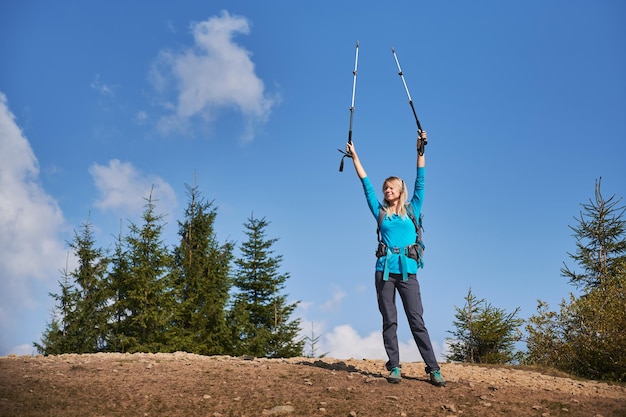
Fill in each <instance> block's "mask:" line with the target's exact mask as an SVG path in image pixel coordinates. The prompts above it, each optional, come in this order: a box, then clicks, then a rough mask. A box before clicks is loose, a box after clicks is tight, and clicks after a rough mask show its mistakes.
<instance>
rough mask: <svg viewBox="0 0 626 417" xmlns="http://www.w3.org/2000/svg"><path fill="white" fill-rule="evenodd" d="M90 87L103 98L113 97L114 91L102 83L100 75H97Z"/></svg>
mask: <svg viewBox="0 0 626 417" xmlns="http://www.w3.org/2000/svg"><path fill="white" fill-rule="evenodd" d="M90 86H91V88H93V89H94V90H96V91H97V92H99V93H100V94H102V95H103V96H112V95H113V89H112V88H111V87H109V86H108V85H106V84H104V83H103V82H101V81H100V74H96V78H95V79H94V80H93V81H92V82H91V84H90Z"/></svg>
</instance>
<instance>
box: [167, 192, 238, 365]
mask: <svg viewBox="0 0 626 417" xmlns="http://www.w3.org/2000/svg"><path fill="white" fill-rule="evenodd" d="M187 192H188V197H189V203H188V205H187V209H186V210H185V221H184V222H180V221H179V222H178V226H179V232H178V233H179V236H180V243H179V245H178V246H177V247H176V248H175V249H174V261H175V265H176V275H175V288H176V294H177V302H178V306H177V308H176V314H175V318H174V328H173V329H172V332H173V334H174V335H175V336H174V339H175V340H173V341H172V342H173V344H174V346H175V347H176V350H183V351H187V352H193V353H198V354H205V355H211V354H224V353H225V352H226V351H227V349H228V347H229V343H228V337H229V330H228V326H227V324H226V316H225V314H226V313H225V310H226V307H227V303H228V299H229V291H230V289H231V287H232V278H231V277H230V267H231V261H232V258H233V246H234V245H233V243H231V242H226V243H224V244H220V243H219V242H218V240H217V237H216V233H215V227H214V224H215V218H216V216H217V210H216V209H215V208H214V207H213V203H212V202H206V201H205V200H204V199H203V198H201V197H200V193H199V192H198V189H197V186H194V187H189V186H187Z"/></svg>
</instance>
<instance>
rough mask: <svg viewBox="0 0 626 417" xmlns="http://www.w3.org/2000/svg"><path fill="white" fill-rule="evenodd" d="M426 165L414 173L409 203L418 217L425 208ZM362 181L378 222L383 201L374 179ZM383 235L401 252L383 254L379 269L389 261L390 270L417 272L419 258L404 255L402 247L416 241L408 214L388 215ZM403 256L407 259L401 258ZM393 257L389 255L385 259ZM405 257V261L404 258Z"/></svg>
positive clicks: (388, 244) (384, 221) (379, 260)
mask: <svg viewBox="0 0 626 417" xmlns="http://www.w3.org/2000/svg"><path fill="white" fill-rule="evenodd" d="M424 171H425V168H424V167H418V168H417V175H416V177H415V188H414V191H413V197H412V198H411V201H410V204H411V206H412V208H413V213H415V218H419V216H420V213H421V211H422V203H423V201H424ZM361 183H362V184H363V191H364V192H365V198H366V200H367V204H368V206H369V208H370V211H371V212H372V215H373V216H374V219H375V220H376V223H378V215H379V213H380V210H381V209H382V208H383V205H382V204H381V203H380V202H379V201H378V199H377V197H376V191H375V190H374V187H373V186H372V182H371V181H370V180H369V177H365V178H362V179H361ZM380 238H381V240H382V241H383V242H384V243H385V244H386V245H387V247H389V248H399V249H401V250H400V252H401V253H399V254H395V253H390V254H388V255H387V256H383V257H380V258H378V259H377V260H376V271H384V269H385V264H387V268H388V272H389V273H392V274H402V273H403V272H405V273H407V274H416V273H417V269H418V264H417V261H415V260H414V259H411V258H408V257H404V255H403V249H404V248H405V247H407V246H409V245H411V244H413V243H415V239H416V232H415V226H414V225H413V221H412V220H411V219H410V218H409V217H408V216H406V217H401V216H399V215H397V214H394V215H392V216H391V217H389V216H385V217H384V218H383V221H382V223H381V225H380ZM401 256H403V257H404V258H405V259H404V260H401V259H400V257H401ZM387 257H390V259H388V260H387V259H386V258H387ZM403 261H404V262H403ZM403 265H406V271H403V270H402V266H403Z"/></svg>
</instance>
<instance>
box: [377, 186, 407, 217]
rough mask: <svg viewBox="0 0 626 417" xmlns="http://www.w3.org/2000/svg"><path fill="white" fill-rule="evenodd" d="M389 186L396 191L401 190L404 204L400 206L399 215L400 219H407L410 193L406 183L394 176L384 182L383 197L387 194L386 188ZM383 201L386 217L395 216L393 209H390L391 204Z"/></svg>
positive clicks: (401, 198)
mask: <svg viewBox="0 0 626 417" xmlns="http://www.w3.org/2000/svg"><path fill="white" fill-rule="evenodd" d="M387 184H389V185H391V186H392V187H393V188H395V189H398V190H400V201H402V204H401V205H400V209H399V210H398V215H399V216H400V217H407V216H408V213H407V210H406V205H407V204H408V203H407V198H408V195H409V192H408V191H407V189H406V184H405V183H404V181H403V180H402V178H399V177H393V176H392V177H389V178H387V179H386V180H385V181H384V182H383V195H384V192H385V186H386V185H387ZM383 198H384V197H383ZM383 201H384V204H383V209H384V210H385V213H386V216H391V215H393V214H394V213H392V212H391V208H390V207H389V202H388V201H387V200H386V199H384V200H383Z"/></svg>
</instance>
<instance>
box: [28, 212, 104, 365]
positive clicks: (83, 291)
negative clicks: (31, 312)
mask: <svg viewBox="0 0 626 417" xmlns="http://www.w3.org/2000/svg"><path fill="white" fill-rule="evenodd" d="M69 247H70V248H71V249H72V250H73V252H74V255H75V256H76V259H77V261H78V266H77V267H76V269H74V270H73V271H72V272H70V273H69V274H68V273H67V272H64V279H63V282H61V283H60V286H61V294H51V295H52V296H53V298H54V299H55V300H56V301H57V303H58V310H59V311H60V314H61V318H60V319H58V318H56V317H55V316H54V314H55V313H53V319H52V322H51V323H50V326H49V328H48V330H47V331H46V332H45V333H44V340H43V343H44V345H40V346H36V347H37V348H38V349H39V350H40V351H41V352H44V353H52V352H54V353H94V352H99V351H101V350H104V349H105V347H106V340H107V327H108V326H107V321H108V317H107V311H106V304H107V302H108V293H107V289H106V285H105V275H106V270H107V264H108V259H107V258H106V257H105V256H104V252H103V250H102V249H100V248H97V247H96V246H95V240H94V236H93V231H92V225H91V223H90V222H89V221H86V222H85V223H83V224H82V225H81V231H80V233H78V232H74V239H73V241H72V242H69Z"/></svg>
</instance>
